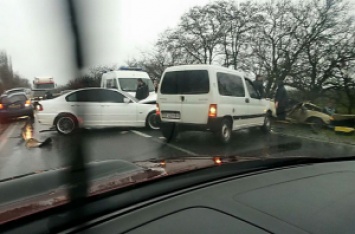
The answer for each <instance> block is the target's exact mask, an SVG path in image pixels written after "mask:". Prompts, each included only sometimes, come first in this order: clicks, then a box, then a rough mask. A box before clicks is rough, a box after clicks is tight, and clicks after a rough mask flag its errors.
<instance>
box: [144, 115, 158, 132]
mask: <svg viewBox="0 0 355 234" xmlns="http://www.w3.org/2000/svg"><path fill="white" fill-rule="evenodd" d="M146 122H147V124H146V125H147V127H148V128H150V129H153V130H157V129H159V128H160V118H159V116H157V115H156V113H155V112H151V113H149V115H148V116H147V121H146Z"/></svg>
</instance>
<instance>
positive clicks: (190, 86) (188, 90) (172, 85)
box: [161, 70, 210, 94]
mask: <svg viewBox="0 0 355 234" xmlns="http://www.w3.org/2000/svg"><path fill="white" fill-rule="evenodd" d="M209 84H210V83H209V78H208V72H207V71H198V70H197V71H176V72H167V73H165V75H164V77H163V82H162V84H161V93H163V94H203V93H208V92H209V89H210V88H209Z"/></svg>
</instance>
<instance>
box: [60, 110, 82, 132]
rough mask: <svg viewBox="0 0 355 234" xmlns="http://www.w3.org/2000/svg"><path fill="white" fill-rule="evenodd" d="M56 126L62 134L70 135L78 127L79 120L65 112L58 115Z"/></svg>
mask: <svg viewBox="0 0 355 234" xmlns="http://www.w3.org/2000/svg"><path fill="white" fill-rule="evenodd" d="M55 127H56V129H57V131H58V132H59V133H60V134H63V135H70V134H73V133H74V132H75V130H76V129H77V127H78V121H77V119H76V118H75V116H73V115H70V114H63V115H60V116H58V117H57V119H56V122H55Z"/></svg>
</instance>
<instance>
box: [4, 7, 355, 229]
mask: <svg viewBox="0 0 355 234" xmlns="http://www.w3.org/2000/svg"><path fill="white" fill-rule="evenodd" d="M354 16H355V1H353V0H326V1H320V0H307V1H303V0H292V1H285V0H270V1H269V0H264V1H259V0H166V1H163V0H129V1H128V0H127V1H121V0H105V1H101V0H65V1H59V0H53V1H48V0H16V1H15V0H0V95H1V96H0V97H1V98H0V194H1V195H0V225H1V218H2V217H4V216H2V213H1V212H2V209H5V208H4V207H6V208H8V207H10V208H11V209H12V208H13V209H15V210H16V209H18V210H17V211H18V213H17V214H21V212H23V209H20V208H18V207H17V205H23V204H25V203H26V202H28V201H29V200H28V199H30V198H31V199H34V200H36V199H37V200H36V201H37V202H40V201H41V202H42V203H40V204H42V205H43V204H48V207H46V208H45V209H47V208H48V209H49V208H51V205H52V204H53V203H52V202H47V200H46V199H47V198H48V199H52V200H51V201H54V200H55V201H56V202H58V205H59V206H60V205H63V204H64V203H65V202H64V200H65V199H64V198H63V197H65V196H67V197H69V198H70V199H69V201H79V202H78V203H80V202H81V201H84V200H85V199H82V198H84V197H88V196H96V195H98V194H99V193H105V194H111V192H112V193H113V192H115V193H116V192H117V190H118V191H121V190H120V189H122V188H123V187H127V186H131V185H136V184H137V183H140V182H142V181H144V180H146V181H147V182H148V181H150V182H152V181H151V179H152V178H154V179H155V178H157V177H158V176H160V177H165V178H164V180H165V179H171V178H173V176H170V175H171V174H174V173H175V172H176V173H185V172H187V171H189V170H190V171H191V170H195V169H196V168H200V166H201V165H203V166H212V167H214V166H215V165H217V164H218V165H220V164H221V161H222V160H220V163H218V160H217V161H216V160H215V157H217V158H223V157H232V158H233V159H235V160H234V161H233V160H230V161H229V162H228V163H236V164H238V165H241V164H239V163H240V162H241V161H240V160H239V159H238V158H239V157H241V158H243V160H244V159H245V158H247V159H248V160H261V161H262V160H267V159H270V158H274V157H276V158H280V159H286V158H289V157H294V156H297V157H298V156H305V157H317V158H320V157H327V158H334V159H337V158H338V157H350V156H355V17H354ZM119 77H120V78H119ZM132 77H133V78H132ZM37 83H38V84H37ZM12 89H14V90H13V91H11V92H10V93H6V91H8V90H12ZM16 89H17V90H16ZM21 90H22V91H21ZM23 90H24V91H23ZM25 91H26V92H25ZM17 94H19V95H17ZM20 94H21V95H20ZM127 97H128V98H127ZM186 158H188V159H186ZM207 158H208V159H207ZM211 159H212V165H210V162H211ZM237 159H238V160H237ZM193 160H196V161H194V162H193V163H191V164H189V163H187V161H188V162H192V161H193ZM204 160H206V161H204ZM232 161H233V162H232ZM215 162H216V163H215ZM101 163H102V164H101ZM169 163H170V164H169ZM200 163H201V164H200ZM168 164H169V166H170V167H167V166H166V165H168ZM187 164H189V165H187ZM88 165H89V166H88ZM229 165H231V164H229ZM88 167H90V168H91V169H92V170H91V171H90V172H88V171H87V170H86V169H87V168H88ZM94 168H99V169H94ZM151 168H154V170H153V169H151ZM157 168H159V169H157ZM221 168H223V167H221ZM260 168H262V167H260ZM57 170H59V171H60V170H63V173H59V172H58V174H57V173H54V171H57ZM169 170H172V171H173V172H174V173H171V171H169ZM130 173H133V174H134V176H133V175H132V174H130ZM152 174H153V175H152ZM111 175H112V177H110V176H111ZM59 177H60V178H59ZM167 177H168V178H167ZM117 178H119V179H117ZM18 181H25V182H21V184H22V183H23V184H24V186H25V185H26V186H25V187H23V189H22V186H19V185H18V184H17V182H18ZM107 181H109V182H107ZM52 182H53V183H52ZM101 182H102V183H104V182H105V184H104V185H102V184H100V183H101ZM106 182H107V184H106ZM152 183H153V182H152ZM154 183H155V182H154ZM11 184H12V185H13V186H14V187H11V186H10V185H11ZM148 184H149V183H147V185H148ZM8 186H10V187H11V188H13V190H11V189H9V187H8ZM110 186H113V187H110ZM120 186H121V187H120ZM144 186H145V185H144ZM327 186H329V184H327ZM330 186H331V184H330ZM138 187H139V186H137V187H136V188H138ZM5 188H6V189H9V190H7V191H11V192H8V193H6V194H7V195H6V199H5V198H3V197H2V194H3V189H5ZM57 188H60V189H59V190H60V193H59V192H58V191H57V190H56V189H57ZM77 188H78V189H77ZM71 189H72V190H71ZM127 189H128V188H127ZM270 189H271V190H272V186H270ZM123 190H124V189H122V191H123ZM48 191H50V192H48ZM68 191H69V192H68ZM98 191H99V192H98ZM108 191H111V192H108ZM125 191H126V190H125ZM57 192H58V193H57ZM4 194H5V193H4ZM143 195H145V194H143ZM143 195H142V196H143ZM290 195H291V194H290ZM57 196H59V198H58V197H57ZM135 198H136V197H135V196H132V197H129V196H128V197H127V198H126V199H128V200H131V201H136V200H135ZM2 199H4V200H2ZM61 199H63V200H61ZM44 201H46V202H44ZM85 201H86V200H85ZM22 202H23V203H22ZM298 202H301V201H298ZM296 205H297V202H296V201H295V206H296ZM32 207H36V205H34V206H32ZM124 208H125V207H124ZM15 213H16V212H15ZM137 217H138V216H137ZM147 222H150V221H149V220H147ZM132 230H133V229H132ZM330 230H331V229H330Z"/></svg>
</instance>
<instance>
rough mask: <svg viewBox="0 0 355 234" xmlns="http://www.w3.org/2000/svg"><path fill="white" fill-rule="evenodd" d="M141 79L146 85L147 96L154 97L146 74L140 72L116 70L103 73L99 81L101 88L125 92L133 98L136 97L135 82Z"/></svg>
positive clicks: (152, 88) (151, 83)
mask: <svg viewBox="0 0 355 234" xmlns="http://www.w3.org/2000/svg"><path fill="white" fill-rule="evenodd" d="M139 78H141V79H142V80H143V82H145V83H146V84H147V85H148V88H149V96H155V89H154V85H153V82H152V80H151V79H150V78H149V75H148V73H146V72H144V71H140V70H130V69H127V70H123V69H122V70H118V71H110V72H107V73H104V74H103V75H102V79H101V87H102V88H109V89H118V90H119V91H123V92H127V93H129V94H130V95H132V96H133V97H135V95H136V90H137V80H138V79H139Z"/></svg>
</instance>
